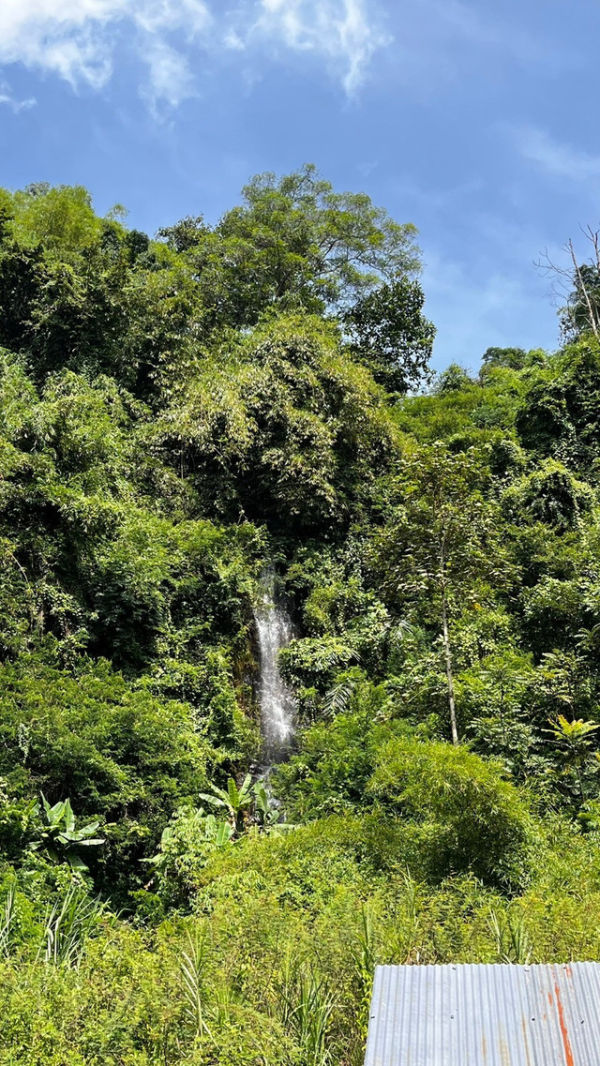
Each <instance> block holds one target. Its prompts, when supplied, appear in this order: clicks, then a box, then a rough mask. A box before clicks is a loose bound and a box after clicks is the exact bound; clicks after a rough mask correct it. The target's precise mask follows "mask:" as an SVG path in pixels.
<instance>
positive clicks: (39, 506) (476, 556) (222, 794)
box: [0, 167, 600, 1066]
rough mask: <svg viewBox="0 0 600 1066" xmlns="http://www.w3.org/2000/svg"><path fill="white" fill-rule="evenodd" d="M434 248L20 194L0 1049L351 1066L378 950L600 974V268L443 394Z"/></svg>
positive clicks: (58, 1061)
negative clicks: (268, 740) (266, 615)
mask: <svg viewBox="0 0 600 1066" xmlns="http://www.w3.org/2000/svg"><path fill="white" fill-rule="evenodd" d="M415 239H416V231H415V230H414V227H413V226H412V225H410V224H399V223H396V222H394V221H393V220H392V219H391V218H390V217H389V216H388V215H387V213H386V212H385V211H383V210H381V209H379V208H376V207H375V206H374V205H373V204H372V203H371V201H370V199H369V198H368V197H367V196H365V195H361V194H345V193H337V192H335V190H334V189H332V187H331V186H330V185H329V184H328V183H327V182H325V181H324V180H322V179H321V178H320V177H319V175H318V174H317V173H316V171H315V170H314V168H312V167H305V168H304V169H303V170H302V171H300V172H299V173H297V174H292V175H289V176H287V177H284V178H282V179H277V178H275V177H274V176H273V175H262V176H259V177H257V178H255V179H254V180H253V181H252V182H251V183H250V184H249V185H248V186H247V187H246V189H245V190H244V191H243V198H242V202H241V204H240V206H238V207H235V208H234V209H232V210H231V211H228V212H227V213H226V214H225V215H224V216H223V218H222V219H221V220H220V221H219V222H218V224H217V225H215V226H211V225H208V224H207V223H206V222H205V221H204V220H203V219H202V218H201V217H197V218H186V219H183V220H182V221H181V222H179V223H177V224H176V225H174V226H171V227H169V228H165V229H163V230H161V231H159V233H158V234H157V236H156V237H155V238H154V239H150V238H149V237H147V236H146V235H145V234H144V233H141V232H138V231H136V230H132V229H128V228H127V227H126V226H125V224H124V222H123V214H122V211H121V210H120V209H119V208H116V209H115V210H114V211H113V212H111V213H109V215H107V216H106V217H104V218H100V217H98V216H97V215H96V214H95V212H94V210H93V208H92V205H91V202H90V198H89V196H88V194H87V193H86V191H85V190H84V189H81V188H72V187H59V188H50V187H48V186H46V185H34V186H30V187H29V188H27V189H25V190H24V191H19V192H16V193H11V192H8V191H1V190H0V376H1V388H0V556H1V562H2V565H1V567H0V800H1V803H0V1013H1V1016H2V1019H3V1025H2V1036H1V1038H0V1044H1V1047H0V1064H2V1066H9V1064H10V1066H67V1064H68V1066H111V1064H112V1066H150V1064H152V1066H158V1064H161V1066H179V1064H181V1066H184V1064H185V1066H213V1064H214V1066H216V1064H219V1066H329V1064H331V1066H334V1064H339V1066H341V1064H344V1066H359V1064H360V1063H361V1061H362V1055H363V1045H364V1037H365V1034H366V1026H367V1018H368V1004H369V996H370V988H371V980H372V974H373V968H374V966H375V965H376V964H377V963H378V962H397V963H404V962H410V963H414V964H418V963H424V962H445V961H472V962H476V961H482V962H494V961H512V962H525V961H527V960H531V961H548V960H557V961H558V960H565V959H572V958H573V959H600V921H599V919H598V914H599V913H600V847H599V845H600V755H599V752H600V735H599V732H598V731H599V730H600V654H599V653H600V499H599V486H600V344H599V342H598V339H597V336H596V332H597V331H596V329H595V328H594V321H592V322H590V321H589V319H588V318H586V306H587V305H588V304H589V300H588V301H587V304H586V298H587V292H586V291H582V289H581V285H582V284H584V282H585V279H588V281H589V280H590V279H591V280H592V281H594V279H595V281H594V284H597V276H596V274H595V272H594V271H595V268H594V267H593V266H589V267H588V268H587V273H586V271H585V270H583V271H581V272H580V273H579V275H578V277H579V279H581V278H583V279H584V282H581V280H579V282H578V281H577V277H576V284H574V286H573V293H572V295H571V298H570V301H569V305H568V307H567V309H566V310H564V311H563V330H564V347H563V348H562V349H561V350H559V351H558V352H556V353H546V352H544V351H541V350H535V351H529V352H526V351H523V350H521V349H519V348H505V349H498V348H490V349H488V351H487V352H485V354H484V356H483V359H482V365H481V370H480V372H479V374H478V376H471V375H470V374H469V373H467V371H465V370H463V369H461V368H460V367H458V366H451V367H449V368H448V369H447V370H446V371H444V372H443V373H442V374H440V375H438V376H437V377H435V378H434V377H432V376H431V374H430V373H429V370H428V365H429V359H430V354H431V349H432V344H433V339H434V327H433V326H432V324H431V323H430V322H429V321H428V320H427V318H426V316H425V313H424V297H423V292H422V290H421V287H420V285H419V281H418V270H419V251H418V248H417V245H416V243H415ZM578 286H579V287H578ZM594 292H596V290H594ZM266 564H271V565H274V566H275V568H276V571H277V575H278V587H279V595H280V596H281V598H282V600H284V601H285V603H286V604H287V606H288V609H289V611H290V613H291V615H292V618H293V621H294V627H295V637H294V639H293V640H292V642H291V643H290V644H289V646H288V647H287V648H285V649H284V651H283V652H282V653H281V656H280V659H281V670H282V672H283V675H284V677H285V679H286V681H287V683H288V684H289V685H290V686H291V687H292V688H293V691H294V692H295V694H296V698H297V700H298V707H299V730H298V737H297V743H296V746H295V749H294V751H293V752H292V753H291V754H290V757H289V759H288V760H287V761H285V762H284V763H282V764H280V765H279V766H278V767H276V768H275V770H274V771H273V772H272V773H271V774H270V776H269V780H268V787H266V786H265V783H264V781H263V780H262V777H261V774H260V768H261V737H260V723H259V715H258V707H257V669H258V668H257V649H256V634H255V625H254V620H253V606H254V604H255V603H256V598H257V590H258V584H259V581H260V575H261V572H262V571H263V569H264V567H265V565H266ZM273 797H275V800H273Z"/></svg>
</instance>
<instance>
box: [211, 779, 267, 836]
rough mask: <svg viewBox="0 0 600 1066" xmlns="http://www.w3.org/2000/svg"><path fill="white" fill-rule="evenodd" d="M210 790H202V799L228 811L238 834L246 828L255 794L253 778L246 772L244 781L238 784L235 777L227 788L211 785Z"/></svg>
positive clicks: (229, 818) (234, 829) (229, 780)
mask: <svg viewBox="0 0 600 1066" xmlns="http://www.w3.org/2000/svg"><path fill="white" fill-rule="evenodd" d="M210 787H211V791H210V792H201V793H200V799H201V800H204V802H205V803H209V804H210V805H211V806H212V807H218V808H221V809H222V810H225V811H226V812H227V818H228V820H229V824H230V826H231V828H232V830H233V833H235V834H236V835H237V834H238V833H241V832H242V830H243V828H244V818H245V814H246V812H247V811H248V810H249V809H250V808H251V807H252V804H253V801H254V796H253V791H252V778H251V777H250V774H246V776H245V778H244V781H243V783H242V784H241V785H240V787H239V788H238V786H237V785H236V783H235V781H234V779H233V777H230V778H229V779H228V781H227V789H224V788H218V786H217V785H211V786H210Z"/></svg>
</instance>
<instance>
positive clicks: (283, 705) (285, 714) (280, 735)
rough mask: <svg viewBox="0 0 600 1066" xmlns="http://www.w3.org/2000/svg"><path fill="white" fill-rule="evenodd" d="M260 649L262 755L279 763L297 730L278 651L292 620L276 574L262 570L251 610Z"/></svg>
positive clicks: (289, 632)
mask: <svg viewBox="0 0 600 1066" xmlns="http://www.w3.org/2000/svg"><path fill="white" fill-rule="evenodd" d="M254 619H255V623H256V634H257V639H258V651H259V668H260V675H259V690H258V696H259V704H260V721H261V731H262V736H263V744H264V751H263V756H264V759H265V761H266V762H267V763H273V762H278V761H280V760H281V759H283V758H285V756H286V755H287V754H288V752H289V750H290V746H291V744H292V741H293V739H294V734H295V731H296V709H297V708H296V701H295V699H294V697H293V695H292V693H291V692H290V690H289V689H288V687H287V685H286V684H285V683H284V681H283V679H282V677H281V672H280V670H279V658H278V657H279V652H280V650H281V649H282V648H285V647H286V645H287V644H289V642H290V640H291V638H292V623H291V620H290V617H289V615H288V613H287V611H286V610H285V609H284V608H283V607H282V605H281V604H278V603H277V601H276V595H275V574H274V571H273V570H272V569H268V570H265V571H264V573H263V575H262V578H261V586H260V598H259V601H258V603H257V605H256V607H255V610H254Z"/></svg>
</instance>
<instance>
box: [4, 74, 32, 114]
mask: <svg viewBox="0 0 600 1066" xmlns="http://www.w3.org/2000/svg"><path fill="white" fill-rule="evenodd" d="M36 103H37V100H35V99H34V98H33V96H29V97H27V99H25V100H17V98H16V96H14V95H13V93H12V92H11V90H10V86H9V85H7V84H6V82H4V81H0V105H1V104H4V106H5V107H9V108H10V109H11V111H14V113H15V115H18V113H19V111H29V109H30V108H31V107H35V105H36Z"/></svg>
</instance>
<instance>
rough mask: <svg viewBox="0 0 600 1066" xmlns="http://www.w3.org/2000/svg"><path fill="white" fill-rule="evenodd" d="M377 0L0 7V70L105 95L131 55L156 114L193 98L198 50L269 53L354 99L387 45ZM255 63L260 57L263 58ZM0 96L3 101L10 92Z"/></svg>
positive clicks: (56, 0)
mask: <svg viewBox="0 0 600 1066" xmlns="http://www.w3.org/2000/svg"><path fill="white" fill-rule="evenodd" d="M372 4H373V0H242V2H241V6H238V7H237V8H235V9H233V10H232V11H228V10H225V11H224V10H223V6H222V5H221V4H220V2H219V0H0V67H1V66H3V65H7V64H11V63H22V64H24V65H25V66H26V67H28V68H30V69H37V70H40V71H43V72H46V73H53V74H55V75H58V76H59V77H60V78H63V79H64V80H66V81H68V82H69V83H70V84H71V85H72V86H73V88H77V87H78V86H79V85H81V84H85V85H87V86H89V87H91V88H92V89H95V90H100V89H102V88H103V87H104V86H105V85H106V84H107V83H108V82H109V80H110V78H111V76H112V73H113V67H114V63H115V55H116V54H118V53H117V44H118V45H119V49H120V54H122V50H123V47H125V48H129V50H130V51H131V50H133V52H134V53H135V55H136V58H137V59H138V60H140V61H141V62H142V63H143V64H144V66H145V69H146V76H145V77H146V80H145V82H144V84H143V85H142V86H141V92H142V95H143V96H144V97H145V99H146V100H148V102H149V104H150V106H151V108H152V110H154V111H155V112H157V111H158V110H159V108H160V105H163V106H164V105H166V106H167V107H170V108H174V107H177V106H178V105H179V104H180V103H181V102H182V100H185V99H186V98H187V97H190V96H193V95H195V94H196V91H197V90H196V85H195V77H194V72H195V69H196V68H198V66H199V58H200V51H199V46H202V48H203V49H204V50H207V51H209V52H212V53H214V52H215V51H218V50H220V51H221V52H223V53H227V52H230V51H231V50H238V51H245V52H247V54H248V57H249V60H250V61H251V62H256V63H258V62H259V61H261V62H264V53H265V47H267V46H268V49H269V50H270V51H271V52H272V51H273V50H274V49H279V50H281V51H285V50H288V51H293V52H296V53H311V54H312V55H313V56H314V57H316V58H317V59H318V60H320V61H321V62H322V63H323V65H324V66H325V67H326V68H327V69H328V70H329V71H331V72H332V73H333V74H334V75H335V76H336V77H337V78H338V80H339V81H340V82H341V84H342V86H343V88H344V90H345V91H346V92H347V93H348V94H351V93H354V92H355V91H356V90H357V88H358V87H359V85H360V84H361V83H362V81H363V80H364V78H365V73H366V70H367V67H368V65H369V63H370V61H371V59H372V57H373V55H374V53H375V51H376V50H377V49H378V48H381V47H383V46H384V45H385V44H386V43H388V41H389V38H388V37H387V35H386V34H385V33H384V32H383V31H382V30H381V28H380V26H379V23H378V20H377V19H376V18H375V16H374V14H373V11H372ZM259 57H260V58H259ZM0 95H4V96H6V100H4V99H3V100H2V101H0V102H5V103H9V101H10V100H12V97H11V94H10V91H9V90H6V92H4V90H2V92H1V93H0Z"/></svg>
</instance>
